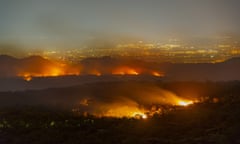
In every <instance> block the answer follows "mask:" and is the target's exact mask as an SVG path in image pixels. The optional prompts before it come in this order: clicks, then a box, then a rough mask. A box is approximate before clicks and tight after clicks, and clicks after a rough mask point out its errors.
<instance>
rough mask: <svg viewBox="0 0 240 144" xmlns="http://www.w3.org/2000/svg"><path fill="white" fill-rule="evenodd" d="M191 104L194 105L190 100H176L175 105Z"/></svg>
mask: <svg viewBox="0 0 240 144" xmlns="http://www.w3.org/2000/svg"><path fill="white" fill-rule="evenodd" d="M193 103H194V101H191V100H178V101H177V105H179V106H188V105H191V104H193Z"/></svg>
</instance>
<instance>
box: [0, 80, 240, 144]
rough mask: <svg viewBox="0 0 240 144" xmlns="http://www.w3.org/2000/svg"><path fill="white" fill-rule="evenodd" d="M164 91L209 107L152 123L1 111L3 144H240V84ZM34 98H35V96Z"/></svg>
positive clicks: (34, 109)
mask: <svg viewBox="0 0 240 144" xmlns="http://www.w3.org/2000/svg"><path fill="white" fill-rule="evenodd" d="M159 85H161V86H162V87H164V88H166V89H168V90H172V91H174V92H175V93H178V94H183V93H185V94H186V91H188V93H189V94H191V92H192V94H194V93H199V98H201V99H203V101H202V102H200V103H196V104H193V105H191V106H187V107H182V108H176V109H174V110H171V111H168V108H166V109H163V113H162V114H160V115H154V116H153V117H149V118H148V119H133V118H110V117H108V118H106V117H105V118H96V117H93V116H91V115H88V116H79V115H76V114H74V113H72V112H71V111H70V110H63V109H58V108H56V107H55V108H50V107H46V106H41V105H38V106H37V105H35V106H6V107H1V108H0V143H3V144H5V143H6V144H25V143H31V144H42V143H45V144H52V143H58V144H72V143H73V144H75V143H79V144H80V143H81V144H92V143H102V144H108V143H109V144H112V143H116V144H132V143H139V144H158V143H160V144H221V143H224V144H238V143H240V138H239V135H240V132H239V129H240V123H239V119H240V109H239V107H240V96H239V95H240V89H239V86H240V82H224V83H220V82H219V83H213V82H204V83H203V82H202V83H199V82H175V83H174V82H172V83H160V84H159ZM95 86H96V85H95ZM95 86H89V85H88V86H87V87H95ZM103 87H104V86H103ZM69 89H71V88H69ZM71 90H72V89H71ZM53 91H56V89H49V90H47V92H48V93H52V94H54V92H53ZM36 92H37V93H39V92H40V91H36ZM31 93H32V94H34V91H32V92H31ZM8 94H9V95H11V94H13V93H11V92H9V93H6V92H5V93H1V96H3V95H6V96H7V95H8ZM22 94H24V92H22V93H21V95H22ZM43 94H47V93H46V92H44V93H43ZM58 94H60V93H58ZM21 95H17V96H21ZM32 96H34V95H32Z"/></svg>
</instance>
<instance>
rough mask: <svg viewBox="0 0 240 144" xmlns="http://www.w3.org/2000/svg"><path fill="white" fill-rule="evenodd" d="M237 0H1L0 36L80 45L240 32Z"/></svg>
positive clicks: (28, 42)
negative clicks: (107, 41)
mask: <svg viewBox="0 0 240 144" xmlns="http://www.w3.org/2000/svg"><path fill="white" fill-rule="evenodd" d="M239 10H240V0H0V18H1V20H0V41H2V42H6V41H7V42H18V43H22V44H25V45H35V44H44V45H45V46H47V45H49V46H53V45H56V44H58V43H71V44H80V43H82V42H85V41H88V40H91V39H95V38H104V39H135V38H136V39H138V38H139V39H146V40H154V41H155V40H161V39H164V38H168V37H170V36H172V35H174V36H175V35H176V36H184V37H196V36H201V37H209V36H214V35H217V34H221V33H234V34H240V28H239V26H240V14H239Z"/></svg>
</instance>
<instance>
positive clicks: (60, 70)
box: [18, 65, 164, 81]
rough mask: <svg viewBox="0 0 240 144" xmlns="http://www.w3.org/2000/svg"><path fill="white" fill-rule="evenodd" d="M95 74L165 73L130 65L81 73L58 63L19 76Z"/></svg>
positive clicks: (28, 78)
mask: <svg viewBox="0 0 240 144" xmlns="http://www.w3.org/2000/svg"><path fill="white" fill-rule="evenodd" d="M86 74H87V75H95V76H101V75H104V74H106V75H109V74H111V75H140V74H148V75H153V76H156V77H163V76H164V73H163V72H159V71H154V70H145V71H144V72H143V71H141V69H139V68H138V69H136V68H131V67H128V66H121V67H116V68H113V69H112V70H110V72H107V73H106V72H105V73H103V72H101V71H99V70H96V69H92V70H88V71H87V72H84V73H81V68H78V67H75V68H74V67H69V66H66V65H57V66H51V67H47V68H44V70H41V71H38V72H32V71H24V72H19V73H18V76H19V77H22V78H23V79H24V80H26V81H31V80H32V78H33V77H57V76H67V75H86Z"/></svg>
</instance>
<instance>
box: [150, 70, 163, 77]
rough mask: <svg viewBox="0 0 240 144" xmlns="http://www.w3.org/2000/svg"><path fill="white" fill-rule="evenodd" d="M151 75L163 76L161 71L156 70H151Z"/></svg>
mask: <svg viewBox="0 0 240 144" xmlns="http://www.w3.org/2000/svg"><path fill="white" fill-rule="evenodd" d="M152 75H153V76H156V77H163V76H164V74H163V73H161V72H157V71H153V72H152Z"/></svg>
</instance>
